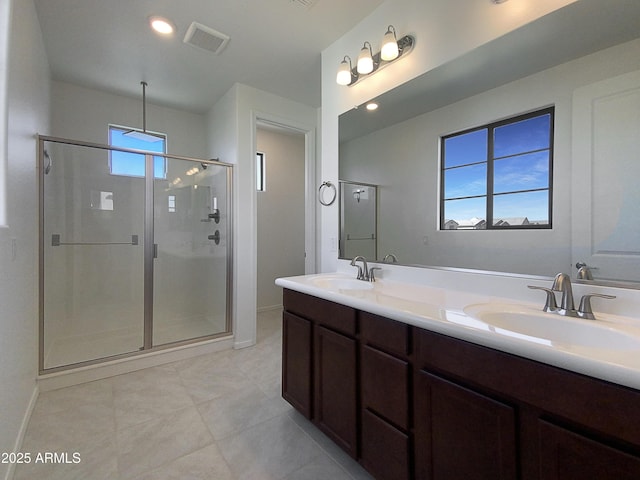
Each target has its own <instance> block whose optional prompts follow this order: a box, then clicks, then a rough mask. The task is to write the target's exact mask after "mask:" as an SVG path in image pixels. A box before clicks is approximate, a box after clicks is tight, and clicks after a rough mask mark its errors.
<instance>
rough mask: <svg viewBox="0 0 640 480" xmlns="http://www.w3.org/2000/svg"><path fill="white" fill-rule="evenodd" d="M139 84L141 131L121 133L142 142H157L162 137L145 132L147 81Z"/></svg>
mask: <svg viewBox="0 0 640 480" xmlns="http://www.w3.org/2000/svg"><path fill="white" fill-rule="evenodd" d="M140 85H142V131H140V130H129V131H128V132H125V133H123V135H125V136H127V137H130V138H135V139H136V140H142V141H143V142H152V143H153V142H159V141H160V140H162V137H159V136H158V135H154V134H153V133H148V132H147V82H140Z"/></svg>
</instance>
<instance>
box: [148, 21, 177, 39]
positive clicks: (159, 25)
mask: <svg viewBox="0 0 640 480" xmlns="http://www.w3.org/2000/svg"><path fill="white" fill-rule="evenodd" d="M149 25H151V28H153V29H154V30H155V31H156V32H158V33H161V34H162V35H171V34H172V33H173V32H174V31H175V27H174V26H173V23H171V22H170V21H169V20H167V19H166V18H162V17H151V18H149Z"/></svg>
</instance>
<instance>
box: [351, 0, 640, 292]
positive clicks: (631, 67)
mask: <svg viewBox="0 0 640 480" xmlns="http://www.w3.org/2000/svg"><path fill="white" fill-rule="evenodd" d="M638 37H640V2H637V1H635V0H620V1H616V2H613V3H612V4H611V8H609V9H608V10H606V11H605V10H603V8H602V3H601V2H598V1H595V0H581V1H578V2H575V3H573V4H570V5H568V6H566V7H564V8H562V9H560V10H557V11H555V12H553V13H551V14H549V15H547V16H545V17H542V18H540V19H538V20H536V21H535V22H532V23H530V24H528V25H525V26H523V27H521V28H520V29H517V30H515V31H513V32H511V33H509V34H507V35H505V36H503V37H501V38H498V39H496V40H494V41H493V42H490V43H488V44H486V45H484V46H482V47H480V48H478V49H476V50H474V51H472V52H469V53H468V54H466V55H464V56H462V57H460V58H458V59H456V60H454V61H452V62H449V63H447V64H445V65H442V66H441V67H438V68H436V69H434V70H431V71H429V72H427V73H425V74H423V75H421V76H419V77H417V78H415V79H413V80H410V81H409V82H407V83H405V84H403V85H401V86H399V87H398V88H396V89H394V90H391V91H389V92H387V93H384V94H382V95H380V96H379V97H377V98H375V99H372V100H375V102H376V103H378V105H379V108H378V109H377V110H376V111H374V112H369V111H367V110H366V109H365V108H355V109H352V110H350V111H348V112H345V113H344V114H342V115H341V116H340V124H339V128H340V158H339V178H340V180H341V181H348V182H356V183H365V184H371V185H377V186H378V189H377V196H378V216H377V236H376V239H377V242H376V247H377V255H376V257H375V258H376V259H377V260H378V261H382V259H383V257H384V256H385V255H388V254H393V255H395V257H397V259H398V262H399V263H401V264H405V265H414V266H436V267H454V268H464V269H477V270H483V271H493V272H508V273H513V274H523V275H541V276H552V275H555V274H556V273H558V272H559V271H564V272H566V273H571V274H572V275H573V276H574V277H575V275H576V274H577V268H576V267H575V264H576V263H578V262H581V261H584V263H586V264H587V265H588V266H589V267H590V268H591V269H592V270H591V273H592V274H593V278H594V279H595V280H594V281H595V282H600V283H606V282H609V281H616V282H640V261H639V260H638V259H640V238H639V239H638V240H639V241H638V242H635V245H634V244H633V243H634V242H633V239H635V238H636V237H635V232H636V231H637V230H638V228H637V227H635V224H637V223H638V220H639V218H638V217H640V207H638V205H639V204H638V203H637V202H636V203H633V198H635V196H637V194H636V193H634V192H635V188H629V185H630V184H632V183H633V182H629V181H624V174H623V173H620V171H625V169H624V168H622V167H621V168H618V169H614V168H613V167H611V169H610V168H609V165H611V162H614V161H617V158H614V157H615V155H614V156H612V155H602V154H600V155H596V154H595V153H593V154H592V152H591V151H589V149H588V148H587V150H586V153H584V154H581V155H576V154H575V152H578V151H583V150H584V148H585V147H584V146H583V144H584V143H585V139H588V141H587V143H589V142H591V144H593V143H594V142H597V143H598V145H613V144H619V143H620V142H627V143H628V145H627V148H626V150H625V149H621V151H627V152H629V153H628V155H631V156H632V157H633V158H632V159H631V160H637V161H635V163H634V162H632V163H634V164H640V157H638V153H635V152H638V151H640V148H635V143H634V142H636V141H635V137H637V136H638V135H637V134H635V135H634V134H633V132H637V131H638V128H639V126H638V124H637V122H638V121H639V119H638V117H637V116H636V117H635V121H636V124H635V125H633V124H628V122H629V118H633V117H632V116H631V117H629V115H628V114H625V115H626V116H625V115H617V114H616V110H615V109H614V110H613V114H612V113H611V112H610V111H608V113H606V122H605V120H604V118H605V117H604V116H603V115H604V113H601V110H602V112H604V111H605V110H606V109H605V108H604V107H603V108H599V109H596V108H594V109H592V110H590V111H589V112H590V113H589V114H590V115H594V117H593V119H592V120H586V121H583V122H582V123H581V122H579V121H578V119H580V118H581V117H584V115H585V111H586V110H585V109H586V108H587V107H586V106H588V105H599V104H600V103H602V104H603V105H604V104H605V103H606V104H607V105H608V104H609V103H608V100H607V101H605V100H603V99H604V98H605V97H606V98H610V96H611V95H612V94H613V93H611V92H608V93H606V95H605V94H602V95H604V96H601V97H596V96H593V95H601V94H599V93H595V92H596V91H601V90H602V85H604V84H605V83H607V82H609V83H610V84H615V85H617V86H615V87H614V88H618V91H615V90H614V91H613V92H614V93H615V95H623V93H624V95H631V96H630V97H629V98H633V100H632V102H631V103H632V104H633V105H635V103H633V102H636V101H637V102H639V103H638V104H639V105H640V81H636V80H635V78H633V79H631V80H630V81H631V83H630V84H629V82H627V83H625V84H624V85H622V84H620V82H619V79H620V78H622V77H624V76H625V75H626V76H629V75H632V74H631V73H630V72H634V71H639V70H640V40H638ZM634 82H637V84H634ZM594 86H597V88H595V87H594ZM589 92H592V93H589ZM621 92H622V93H621ZM636 97H637V98H636ZM626 98H627V97H625V99H626ZM625 101H626V100H625ZM594 102H595V103H594ZM599 102H600V103H599ZM623 103H624V101H619V102H618V104H623ZM551 105H553V106H555V123H554V153H553V207H552V208H553V222H552V228H551V229H548V230H522V229H518V230H467V231H444V230H440V229H439V208H440V206H439V201H440V200H439V199H440V191H439V189H440V186H439V177H440V166H439V162H440V158H439V155H440V153H439V150H440V137H441V136H444V135H448V134H451V133H456V132H460V131H463V130H466V129H469V128H474V127H478V126H481V125H485V124H488V123H491V122H495V121H498V120H502V119H505V118H509V117H513V116H516V115H519V114H522V113H527V112H532V111H535V110H538V109H541V108H544V107H548V106H551ZM608 108H609V110H611V108H618V107H608ZM595 115H598V116H599V117H595ZM598 118H600V120H598ZM596 120H597V121H596ZM611 121H617V122H618V124H619V125H618V126H617V127H614V128H612V127H611V125H610V122H611ZM625 122H626V123H625ZM607 123H609V126H608V127H607V128H601V129H600V130H598V131H595V130H594V131H587V130H588V129H590V128H592V125H593V128H596V127H598V126H599V125H605V124H607ZM576 125H581V127H580V128H582V130H578V129H577V127H576ZM598 128H599V127H598ZM604 135H606V136H607V137H606V141H602V139H603V138H604V137H603V136H604ZM611 135H613V136H611ZM634 148H635V150H634ZM594 151H595V149H594ZM605 157H606V160H605ZM597 161H599V162H601V163H599V164H597V163H595V162H597ZM605 161H606V162H608V163H606V164H603V163H602V162H605ZM625 161H626V162H627V163H629V161H630V159H629V158H627V159H626V160H625ZM603 169H604V170H606V171H609V170H618V177H616V178H617V180H618V187H619V188H618V187H615V188H613V189H612V188H610V186H611V182H616V178H614V177H613V175H602V174H601V173H602V171H603ZM626 171H628V170H626ZM585 172H586V173H585ZM578 173H580V174H578ZM591 173H592V174H591ZM599 178H603V179H606V182H608V183H607V185H606V186H604V187H603V186H601V185H599V184H598V180H599ZM623 187H625V189H628V190H629V192H628V194H627V193H625V190H622V189H623ZM612 191H615V192H616V195H618V196H620V197H621V198H622V199H621V200H619V201H618V200H615V201H613V200H611V199H605V198H604V197H606V196H608V195H611V194H612ZM603 202H604V203H606V205H614V206H615V205H617V208H618V209H619V210H618V211H609V210H606V211H605V209H604V208H597V206H598V205H599V204H601V203H603ZM587 204H588V205H592V206H594V208H593V209H592V210H593V213H591V214H590V215H591V216H587V217H585V216H584V215H578V213H583V212H584V211H585V210H587V209H586V205H587ZM623 205H624V212H622V213H621V210H622V208H623V207H622V206H623ZM630 205H635V207H631V208H630V207H629V206H630ZM607 208H608V207H607ZM589 211H590V212H591V210H589ZM631 211H632V212H633V213H632V215H635V217H632V219H631V220H629V215H630V212H631ZM619 213H620V215H619ZM598 215H599V216H600V217H598ZM605 216H606V217H608V221H604V220H602V218H603V217H605ZM621 216H624V218H623V220H625V221H626V223H627V225H629V226H630V225H634V227H633V228H632V229H631V230H630V231H631V232H632V233H633V235H634V236H632V237H631V239H632V240H631V241H626V242H618V247H617V248H619V249H618V251H616V252H612V251H610V250H606V249H605V248H604V247H599V246H598V245H595V244H594V245H591V244H589V241H587V239H591V238H608V237H610V235H608V234H607V233H606V232H605V233H603V232H596V231H591V230H588V229H585V225H587V224H588V225H589V228H594V229H595V228H601V227H602V228H606V229H610V230H616V231H620V228H619V227H620V222H617V223H616V222H613V221H611V219H619V217H621ZM598 218H600V220H598ZM633 218H635V220H633ZM342 227H343V225H341V232H340V235H341V238H342V235H343V234H344V229H343V228H342ZM603 245H604V244H603ZM341 247H342V245H341ZM340 252H341V258H351V257H352V255H351V253H357V254H362V253H360V252H353V251H349V252H347V251H346V250H344V249H342V248H341V250H340ZM612 255H613V256H617V257H618V259H617V260H616V262H613V263H611V265H609V263H608V262H609V259H608V257H611V256H612ZM367 258H369V257H367ZM620 259H623V260H624V263H627V264H634V263H633V262H635V264H637V268H626V269H624V270H625V271H624V272H623V269H621V268H619V267H617V266H616V265H619V264H620V263H621V261H620ZM627 285H628V286H634V287H635V288H639V287H640V283H638V284H637V285H636V284H635V283H634V284H627Z"/></svg>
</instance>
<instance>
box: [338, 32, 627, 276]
mask: <svg viewBox="0 0 640 480" xmlns="http://www.w3.org/2000/svg"><path fill="white" fill-rule="evenodd" d="M637 69H640V40H636V41H632V42H628V43H626V44H623V45H619V46H616V47H613V48H609V49H606V50H603V51H602V52H598V53H595V54H592V55H588V56H586V57H584V58H581V59H578V60H574V61H572V62H568V63H566V64H563V65H560V66H557V67H555V68H552V69H549V70H546V71H543V72H540V73H537V74H535V75H531V76H529V77H527V78H524V79H521V80H518V81H515V82H512V83H509V84H507V85H504V86H501V87H499V88H495V89H493V90H490V91H488V92H485V93H482V94H479V95H475V96H473V97H471V98H468V99H465V100H463V101H460V102H457V103H455V104H453V105H449V106H447V107H444V108H441V109H438V110H435V111H433V112H430V113H427V114H424V115H421V116H419V117H416V118H413V119H410V120H407V121H405V122H402V123H399V124H397V125H394V126H391V127H388V128H385V129H383V130H379V131H377V132H373V133H371V134H369V135H366V136H364V137H361V138H358V139H355V140H353V141H351V142H347V143H344V144H342V145H341V146H340V178H341V179H344V180H354V181H362V182H367V183H374V184H378V185H380V186H381V187H380V198H381V201H380V206H379V208H380V215H379V218H380V222H379V225H378V229H379V248H380V250H379V252H378V253H379V255H380V256H383V255H384V254H386V253H389V252H392V253H395V254H397V255H398V256H399V259H400V261H401V262H402V263H409V264H414V263H418V264H423V265H442V266H454V267H463V268H476V269H480V270H497V271H509V272H515V273H529V274H536V275H547V276H550V275H553V274H554V273H555V272H556V271H557V270H558V268H559V266H565V267H563V268H568V269H569V270H570V264H571V247H570V245H571V198H570V193H571V192H570V185H571V143H572V134H571V112H572V103H571V98H572V94H573V91H574V90H575V89H576V88H579V87H580V86H583V85H588V84H590V83H593V82H596V81H599V80H602V79H604V78H608V77H609V76H612V77H613V76H617V75H620V74H622V73H625V72H629V71H634V70H637ZM549 105H555V107H556V110H555V142H554V161H553V177H554V182H553V186H554V190H553V197H554V198H553V212H554V217H553V229H552V230H537V231H526V232H523V231H512V232H504V231H465V232H462V231H456V232H452V231H448V232H443V231H438V202H439V193H438V178H439V163H438V156H439V147H438V144H439V138H440V136H441V135H445V134H449V133H454V132H457V131H461V130H464V129H467V128H471V127H476V126H479V125H483V124H486V123H489V122H492V121H495V120H499V119H502V118H506V117H509V116H513V115H517V114H519V113H524V112H528V111H532V110H535V109H540V108H543V107H546V106H549ZM398 167H400V168H398ZM397 232H401V233H402V235H397ZM425 235H426V236H427V237H428V242H427V245H425V244H424V242H423V238H424V236H425ZM523 248H524V249H528V251H529V252H531V255H527V256H523V255H522V249H523Z"/></svg>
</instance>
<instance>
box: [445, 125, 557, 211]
mask: <svg viewBox="0 0 640 480" xmlns="http://www.w3.org/2000/svg"><path fill="white" fill-rule="evenodd" d="M549 126H550V115H549V114H545V115H542V116H538V117H533V118H529V119H526V120H522V121H520V122H516V123H512V124H508V125H504V126H501V127H497V128H495V129H494V158H495V160H494V176H493V182H494V193H496V194H497V193H505V192H519V191H522V190H532V189H538V188H544V189H547V188H549V151H548V150H542V151H536V150H541V149H548V148H549V140H550V139H549ZM488 132H489V130H488V129H487V128H483V129H480V130H474V131H472V132H469V133H466V134H462V135H458V136H455V137H449V138H447V139H445V159H444V167H445V169H446V170H445V186H444V196H445V199H454V198H459V197H470V196H476V195H486V194H487V163H486V162H487V150H488ZM522 152H532V153H525V154H522ZM503 157H506V158H503ZM452 167H458V168H452ZM473 217H477V218H483V219H484V218H485V217H486V198H484V197H482V198H470V199H459V200H449V201H446V202H445V218H446V219H455V220H468V219H470V218H473ZM505 217H528V218H529V220H547V217H548V191H547V190H544V191H540V192H523V193H509V194H506V195H496V196H495V197H494V218H505Z"/></svg>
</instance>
